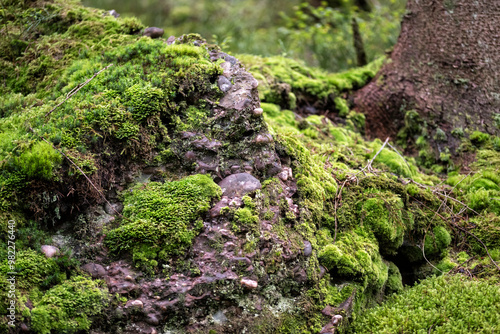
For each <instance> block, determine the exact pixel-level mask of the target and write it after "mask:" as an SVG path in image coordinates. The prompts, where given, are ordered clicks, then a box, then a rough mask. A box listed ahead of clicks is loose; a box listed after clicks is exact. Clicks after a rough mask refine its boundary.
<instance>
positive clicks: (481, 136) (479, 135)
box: [469, 131, 490, 146]
mask: <svg viewBox="0 0 500 334" xmlns="http://www.w3.org/2000/svg"><path fill="white" fill-rule="evenodd" d="M469 139H470V141H471V142H472V143H473V144H474V145H476V146H480V145H482V144H484V143H486V142H487V141H488V140H489V139H490V135H489V134H487V133H484V132H481V131H474V132H473V133H472V134H471V135H470V136H469Z"/></svg>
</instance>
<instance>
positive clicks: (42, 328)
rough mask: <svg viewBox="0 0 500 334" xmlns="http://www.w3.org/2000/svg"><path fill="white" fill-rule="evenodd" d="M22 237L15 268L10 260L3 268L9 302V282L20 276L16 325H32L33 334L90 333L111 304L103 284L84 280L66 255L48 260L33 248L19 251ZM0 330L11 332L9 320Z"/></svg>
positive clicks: (4, 320)
mask: <svg viewBox="0 0 500 334" xmlns="http://www.w3.org/2000/svg"><path fill="white" fill-rule="evenodd" d="M22 230H23V228H20V229H19V231H22ZM37 234H40V232H36V233H34V235H33V236H34V237H35V238H37ZM18 237H19V239H20V241H19V242H18V243H16V244H17V246H18V249H20V250H19V251H18V252H17V253H16V255H15V259H14V260H15V264H13V267H12V268H11V267H10V265H11V263H9V262H8V257H7V256H6V257H4V258H5V259H6V260H5V261H3V262H2V263H1V264H0V286H1V287H2V289H1V290H2V292H1V296H2V298H4V300H5V301H8V300H10V299H8V298H7V292H8V291H9V287H10V283H9V281H7V279H10V278H11V277H12V274H10V273H11V272H15V273H16V274H15V275H14V276H15V289H16V299H15V308H16V323H19V322H21V321H24V322H27V323H30V324H31V329H32V331H33V332H34V333H41V334H48V333H51V332H53V331H57V332H65V333H75V332H77V331H79V330H89V329H90V325H91V322H92V317H93V316H96V315H99V314H100V313H101V311H102V310H103V308H104V307H105V305H106V304H107V302H108V296H107V289H106V287H105V286H104V285H103V282H100V281H93V280H91V279H90V278H88V277H85V276H81V274H80V273H79V271H78V269H77V268H78V266H79V263H78V262H77V261H76V260H75V259H73V258H72V257H71V256H70V255H68V254H66V253H64V252H63V253H62V254H59V255H58V256H56V257H53V258H47V257H46V256H45V255H44V254H42V253H41V252H39V251H35V250H33V249H32V248H19V246H22V244H21V240H22V239H21V238H22V235H21V234H18ZM28 239H29V238H28ZM37 247H39V246H37ZM30 304H31V305H32V306H30V307H28V305H30ZM7 306H8V304H7V303H2V305H1V306H0V311H1V313H3V314H7V313H8V311H7ZM0 330H5V331H7V318H2V319H1V320H0Z"/></svg>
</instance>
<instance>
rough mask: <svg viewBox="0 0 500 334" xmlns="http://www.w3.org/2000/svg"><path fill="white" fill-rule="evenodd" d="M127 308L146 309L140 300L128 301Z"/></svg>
mask: <svg viewBox="0 0 500 334" xmlns="http://www.w3.org/2000/svg"><path fill="white" fill-rule="evenodd" d="M125 307H127V308H128V307H136V308H141V309H142V308H143V307H144V304H143V303H142V301H140V300H139V299H136V300H131V301H128V302H127V305H126V306H125Z"/></svg>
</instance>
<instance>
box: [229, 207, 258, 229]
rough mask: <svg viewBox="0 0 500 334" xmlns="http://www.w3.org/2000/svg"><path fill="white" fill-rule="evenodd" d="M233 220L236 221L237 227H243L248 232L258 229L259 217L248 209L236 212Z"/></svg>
mask: <svg viewBox="0 0 500 334" xmlns="http://www.w3.org/2000/svg"><path fill="white" fill-rule="evenodd" d="M234 218H235V219H236V221H237V223H238V226H240V225H243V226H245V227H246V228H247V229H250V230H255V229H258V223H259V216H257V215H256V214H255V213H254V211H253V210H252V209H251V208H249V207H245V208H240V209H238V210H236V212H235V213H234Z"/></svg>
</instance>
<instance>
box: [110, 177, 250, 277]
mask: <svg viewBox="0 0 500 334" xmlns="http://www.w3.org/2000/svg"><path fill="white" fill-rule="evenodd" d="M221 194H222V191H221V189H220V187H219V186H218V185H216V184H215V183H214V182H213V181H212V179H211V178H210V177H209V176H207V175H200V174H198V175H193V176H188V177H186V178H184V179H182V180H179V181H172V182H166V183H163V184H161V183H156V182H150V183H146V184H139V185H137V186H136V187H135V188H134V189H131V191H130V192H127V193H126V195H125V197H124V211H123V216H124V220H123V222H122V225H121V226H120V227H118V228H116V229H113V230H111V231H109V233H108V234H107V237H106V244H107V245H108V247H109V248H110V250H111V251H112V252H114V253H119V252H123V251H130V252H131V253H132V257H133V259H134V262H135V263H136V265H138V266H140V267H143V268H144V269H146V270H155V269H156V270H157V269H158V265H159V264H160V263H165V261H167V260H168V258H169V257H170V256H172V255H179V254H182V253H183V252H184V251H185V250H186V248H188V247H189V246H190V245H191V242H192V240H193V238H194V237H195V236H196V235H197V234H198V233H199V232H200V230H201V228H202V226H203V223H202V220H201V218H202V215H203V214H204V213H206V212H207V211H208V209H209V208H210V204H211V202H212V200H214V199H218V198H220V196H221ZM242 210H243V209H242Z"/></svg>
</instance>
